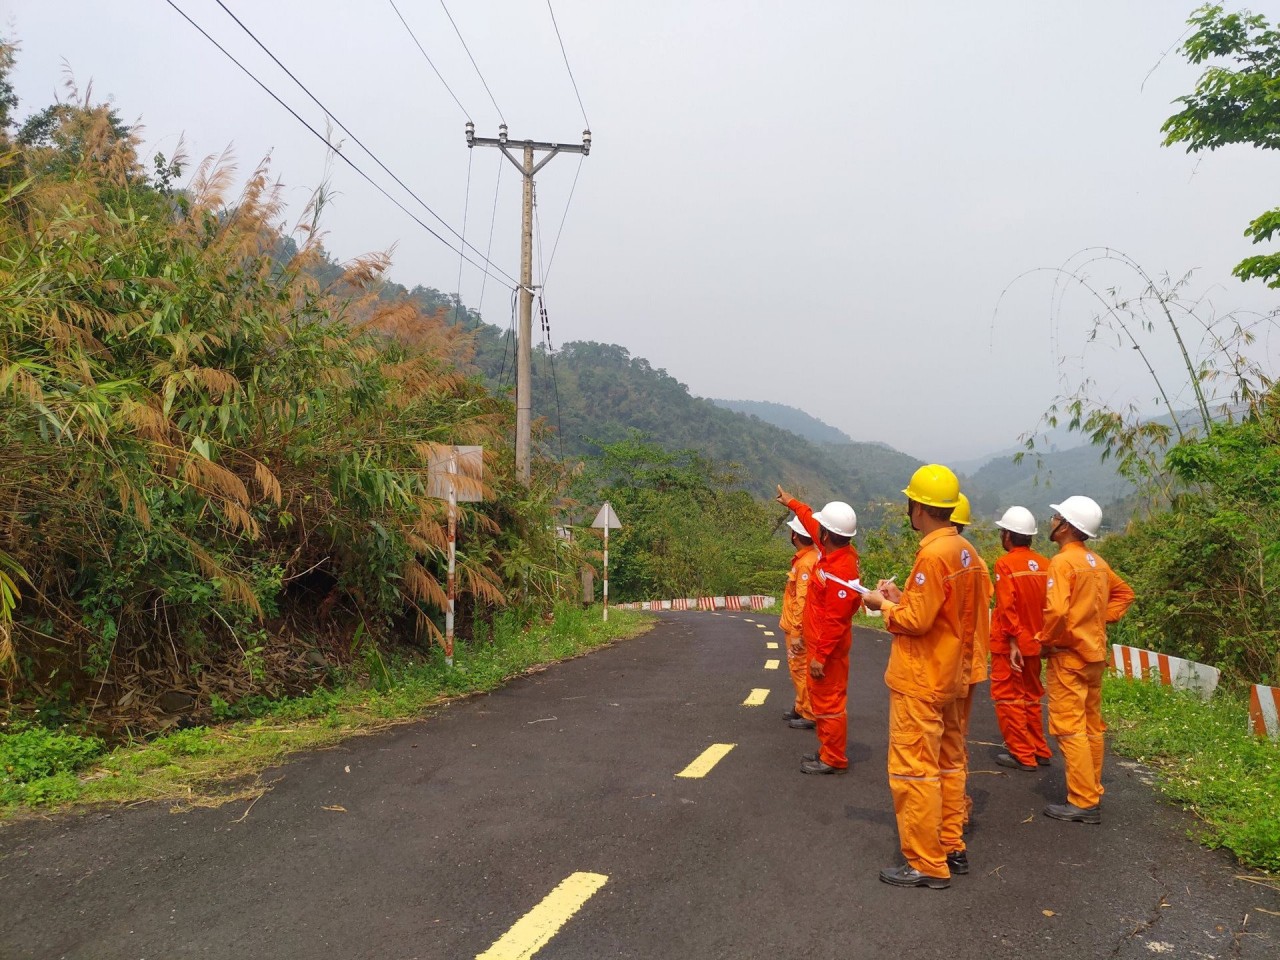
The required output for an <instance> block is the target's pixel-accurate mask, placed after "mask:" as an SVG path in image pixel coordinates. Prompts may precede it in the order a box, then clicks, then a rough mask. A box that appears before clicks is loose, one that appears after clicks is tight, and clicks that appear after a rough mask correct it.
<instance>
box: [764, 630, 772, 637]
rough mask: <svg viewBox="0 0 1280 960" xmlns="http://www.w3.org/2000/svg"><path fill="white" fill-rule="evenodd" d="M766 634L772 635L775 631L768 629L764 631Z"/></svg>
mask: <svg viewBox="0 0 1280 960" xmlns="http://www.w3.org/2000/svg"><path fill="white" fill-rule="evenodd" d="M764 635H765V636H766V637H772V636H773V631H772V630H766V631H765V632H764Z"/></svg>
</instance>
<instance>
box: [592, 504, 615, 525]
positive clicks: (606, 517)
mask: <svg viewBox="0 0 1280 960" xmlns="http://www.w3.org/2000/svg"><path fill="white" fill-rule="evenodd" d="M591 526H593V527H595V528H596V529H597V530H621V529H622V524H621V523H620V522H619V520H618V515H617V514H616V513H614V512H613V506H612V505H611V504H610V503H609V502H608V501H605V505H604V506H603V507H601V508H600V512H599V513H597V514H596V518H595V520H593V521H592V523H591Z"/></svg>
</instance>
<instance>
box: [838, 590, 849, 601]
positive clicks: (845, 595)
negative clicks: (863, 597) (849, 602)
mask: <svg viewBox="0 0 1280 960" xmlns="http://www.w3.org/2000/svg"><path fill="white" fill-rule="evenodd" d="M848 595H849V591H848V590H841V591H840V592H839V593H837V594H836V596H838V597H839V598H840V599H841V600H843V599H844V598H845V597H847V596H848Z"/></svg>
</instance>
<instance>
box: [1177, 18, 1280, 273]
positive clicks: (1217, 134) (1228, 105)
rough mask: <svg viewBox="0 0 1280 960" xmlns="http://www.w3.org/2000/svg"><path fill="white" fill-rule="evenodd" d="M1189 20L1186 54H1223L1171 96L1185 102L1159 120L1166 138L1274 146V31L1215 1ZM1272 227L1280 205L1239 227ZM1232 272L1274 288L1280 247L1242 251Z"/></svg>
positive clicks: (1277, 55)
mask: <svg viewBox="0 0 1280 960" xmlns="http://www.w3.org/2000/svg"><path fill="white" fill-rule="evenodd" d="M1188 22H1189V23H1190V24H1191V25H1192V26H1194V27H1195V28H1196V30H1195V32H1194V33H1193V34H1192V35H1191V36H1190V37H1189V38H1187V40H1186V42H1185V43H1184V44H1183V45H1182V52H1183V54H1184V55H1185V56H1186V58H1187V60H1188V61H1189V62H1190V63H1193V64H1202V63H1206V62H1209V61H1211V60H1222V61H1225V62H1223V63H1211V64H1210V65H1209V66H1208V67H1206V68H1205V71H1204V73H1203V74H1201V75H1200V80H1199V81H1198V82H1197V83H1196V89H1195V92H1194V93H1191V94H1188V95H1187V96H1185V97H1179V98H1178V99H1177V101H1175V102H1177V103H1181V104H1182V107H1183V109H1182V110H1180V111H1179V112H1178V113H1175V114H1174V115H1173V116H1171V117H1170V118H1169V119H1168V120H1166V121H1165V122H1164V125H1163V126H1162V127H1161V128H1160V129H1161V132H1163V133H1164V134H1165V139H1164V142H1165V145H1166V146H1169V145H1172V144H1175V143H1185V144H1186V145H1187V152H1189V153H1198V152H1200V151H1201V150H1217V149H1218V148H1219V147H1223V146H1227V145H1228V144H1236V143H1245V144H1252V145H1253V146H1256V147H1261V148H1262V149H1264V150H1275V149H1277V148H1280V31H1277V30H1276V29H1274V28H1273V27H1271V26H1270V25H1269V24H1268V23H1267V21H1266V19H1265V18H1264V17H1262V16H1261V15H1259V14H1253V13H1250V12H1249V11H1247V10H1242V11H1241V12H1239V13H1230V14H1229V13H1224V12H1223V9H1222V7H1221V6H1219V5H1217V4H1210V5H1206V6H1203V7H1201V8H1199V9H1198V10H1196V12H1195V13H1193V14H1192V15H1191V18H1190V20H1189V21H1188ZM1277 230H1280V209H1273V210H1268V211H1267V212H1266V213H1263V214H1262V215H1260V216H1259V217H1257V218H1256V219H1254V220H1253V222H1252V223H1250V224H1249V226H1248V227H1247V228H1246V229H1245V231H1244V235H1245V236H1246V237H1251V238H1252V239H1253V242H1254V243H1262V242H1264V241H1267V240H1270V239H1271V238H1272V236H1273V235H1274V234H1275V232H1276V231H1277ZM1232 272H1233V273H1234V274H1235V275H1236V276H1237V277H1239V278H1240V279H1241V280H1251V279H1254V278H1257V279H1259V280H1263V281H1265V282H1266V284H1267V286H1269V287H1272V288H1273V289H1274V288H1280V253H1268V254H1259V255H1257V256H1252V257H1246V258H1245V259H1244V260H1241V261H1240V263H1238V264H1236V267H1235V269H1234V270H1233V271H1232Z"/></svg>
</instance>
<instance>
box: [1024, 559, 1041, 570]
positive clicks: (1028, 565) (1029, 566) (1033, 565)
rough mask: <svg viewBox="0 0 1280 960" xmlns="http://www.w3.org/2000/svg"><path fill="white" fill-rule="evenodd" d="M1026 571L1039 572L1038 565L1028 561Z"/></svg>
mask: <svg viewBox="0 0 1280 960" xmlns="http://www.w3.org/2000/svg"><path fill="white" fill-rule="evenodd" d="M1027 569H1028V570H1039V569H1040V564H1038V563H1036V562H1035V561H1034V560H1028V561H1027Z"/></svg>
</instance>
